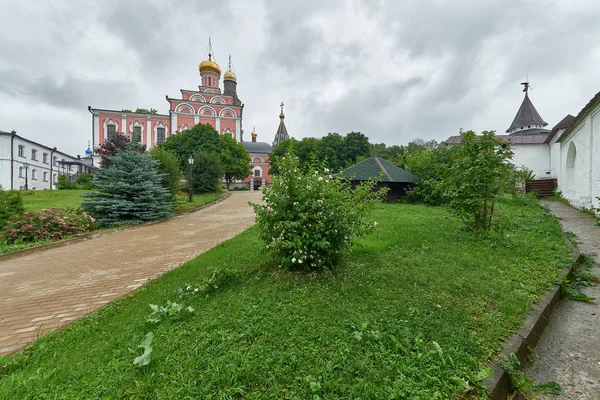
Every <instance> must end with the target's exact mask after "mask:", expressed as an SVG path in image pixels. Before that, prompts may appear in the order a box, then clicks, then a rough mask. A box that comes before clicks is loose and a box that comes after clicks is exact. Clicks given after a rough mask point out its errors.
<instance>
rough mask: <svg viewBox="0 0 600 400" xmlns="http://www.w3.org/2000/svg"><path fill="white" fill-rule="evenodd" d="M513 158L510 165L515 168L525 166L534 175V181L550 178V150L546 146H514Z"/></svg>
mask: <svg viewBox="0 0 600 400" xmlns="http://www.w3.org/2000/svg"><path fill="white" fill-rule="evenodd" d="M512 150H513V152H514V156H513V159H512V163H513V164H514V165H515V166H517V167H521V166H526V167H527V168H529V169H531V170H532V171H533V173H534V174H535V179H546V178H551V177H552V176H551V174H548V173H547V172H551V170H550V153H549V151H550V148H549V146H548V145H547V144H515V145H513V146H512Z"/></svg>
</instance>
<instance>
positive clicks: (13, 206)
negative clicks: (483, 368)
mask: <svg viewBox="0 0 600 400" xmlns="http://www.w3.org/2000/svg"><path fill="white" fill-rule="evenodd" d="M24 210H25V209H24V208H23V197H22V196H21V193H19V192H17V191H15V190H2V187H1V186H0V229H2V227H3V226H4V224H5V223H6V221H7V220H8V219H10V218H12V217H14V216H16V215H20V214H22V213H23V211H24Z"/></svg>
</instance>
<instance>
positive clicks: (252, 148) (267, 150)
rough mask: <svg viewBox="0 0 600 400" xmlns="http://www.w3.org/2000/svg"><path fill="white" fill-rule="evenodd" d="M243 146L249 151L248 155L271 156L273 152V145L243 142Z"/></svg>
mask: <svg viewBox="0 0 600 400" xmlns="http://www.w3.org/2000/svg"><path fill="white" fill-rule="evenodd" d="M242 145H243V146H244V147H245V148H246V150H248V153H253V154H271V153H272V152H273V148H272V147H271V145H270V144H269V143H265V142H242Z"/></svg>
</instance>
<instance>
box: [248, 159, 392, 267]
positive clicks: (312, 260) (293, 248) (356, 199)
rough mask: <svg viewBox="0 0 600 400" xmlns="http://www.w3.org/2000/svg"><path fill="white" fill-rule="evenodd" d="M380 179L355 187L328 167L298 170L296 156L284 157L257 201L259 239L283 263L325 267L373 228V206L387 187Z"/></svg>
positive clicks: (255, 206)
mask: <svg viewBox="0 0 600 400" xmlns="http://www.w3.org/2000/svg"><path fill="white" fill-rule="evenodd" d="M375 184H376V182H365V183H364V184H361V185H359V186H358V187H356V188H355V189H352V188H351V185H350V182H349V181H348V180H345V179H339V178H334V177H333V176H332V175H330V174H329V170H327V169H326V168H325V169H323V170H322V171H319V170H316V169H312V170H311V171H309V172H308V173H307V174H304V173H302V172H301V171H300V168H299V166H298V158H297V157H295V156H286V157H283V158H282V159H281V163H280V167H279V175H277V176H275V177H274V179H273V185H272V186H268V187H266V188H265V190H264V198H265V204H264V205H259V204H253V207H254V210H255V212H256V215H257V224H258V226H259V228H260V235H261V239H262V240H263V241H264V242H265V243H266V247H267V249H268V250H269V251H270V252H271V253H272V254H273V255H274V256H275V257H276V259H277V262H278V264H279V265H280V266H281V267H286V268H290V269H304V270H323V269H328V268H331V267H334V266H336V265H337V264H338V263H339V262H340V259H341V257H342V254H343V251H344V250H345V249H347V248H348V247H349V246H350V245H351V244H352V241H353V239H355V238H356V237H358V236H360V235H362V234H364V233H366V232H367V231H369V230H370V229H372V228H374V227H375V223H374V222H370V221H369V216H370V211H371V210H372V209H373V207H374V206H375V204H376V203H377V202H378V201H380V200H381V197H382V195H384V193H385V191H384V190H380V191H378V192H375V191H373V188H374V186H375Z"/></svg>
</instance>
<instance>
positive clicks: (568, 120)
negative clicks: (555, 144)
mask: <svg viewBox="0 0 600 400" xmlns="http://www.w3.org/2000/svg"><path fill="white" fill-rule="evenodd" d="M574 120H575V117H574V116H572V115H571V114H567V116H566V117H564V118H563V119H561V120H560V122H559V123H558V124H556V125H554V128H552V130H551V131H550V136H549V137H548V142H550V141H551V140H552V138H553V137H554V136H556V134H557V133H558V131H560V130H561V129H567V128H568V127H570V126H571V124H573V121H574Z"/></svg>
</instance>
